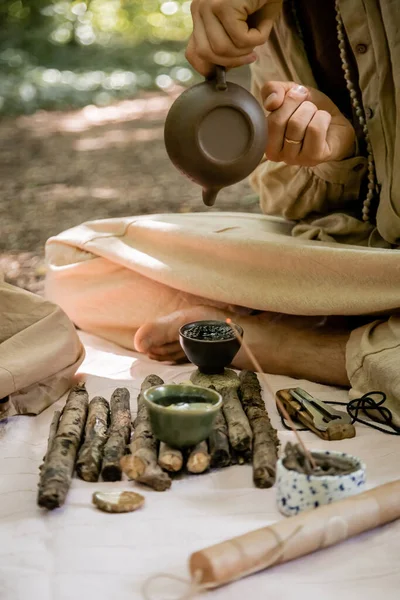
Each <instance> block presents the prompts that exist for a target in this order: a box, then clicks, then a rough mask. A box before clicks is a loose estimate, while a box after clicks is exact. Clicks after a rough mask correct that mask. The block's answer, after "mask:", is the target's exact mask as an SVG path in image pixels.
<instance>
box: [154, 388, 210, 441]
mask: <svg viewBox="0 0 400 600" xmlns="http://www.w3.org/2000/svg"><path fill="white" fill-rule="evenodd" d="M143 398H144V401H145V402H146V405H147V409H148V411H149V417H150V423H151V428H152V431H153V434H154V436H155V437H156V438H157V439H158V440H160V441H162V442H165V443H166V444H168V445H169V446H171V447H172V448H188V447H190V446H195V445H196V444H198V443H199V442H202V441H203V440H205V439H207V438H208V437H209V436H210V433H211V430H212V427H213V424H214V421H215V418H216V416H217V414H218V411H219V410H220V409H221V407H222V397H221V395H220V394H219V393H218V392H217V391H215V390H212V389H209V388H203V387H200V386H197V385H179V384H163V385H157V386H154V387H151V388H149V389H148V390H146V391H145V392H144V393H143Z"/></svg>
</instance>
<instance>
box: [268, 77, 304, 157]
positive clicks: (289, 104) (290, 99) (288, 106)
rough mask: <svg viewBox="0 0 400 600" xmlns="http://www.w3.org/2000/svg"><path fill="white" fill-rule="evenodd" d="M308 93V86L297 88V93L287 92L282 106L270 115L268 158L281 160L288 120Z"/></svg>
mask: <svg viewBox="0 0 400 600" xmlns="http://www.w3.org/2000/svg"><path fill="white" fill-rule="evenodd" d="M298 87H302V86H298ZM277 92H278V90H277ZM307 94H308V90H307V89H306V88H302V89H301V90H297V92H296V93H294V92H293V90H292V94H291V95H290V96H289V93H286V95H285V97H284V100H283V102H282V104H281V106H280V108H277V109H276V110H274V111H273V112H271V114H270V115H268V143H267V149H266V156H267V158H270V159H271V160H279V154H280V152H281V150H282V148H283V144H284V137H285V134H286V127H287V124H288V121H289V119H290V117H291V116H292V115H293V113H294V112H295V111H296V110H297V108H298V107H299V106H300V104H302V103H303V102H304V101H305V100H306V98H307Z"/></svg>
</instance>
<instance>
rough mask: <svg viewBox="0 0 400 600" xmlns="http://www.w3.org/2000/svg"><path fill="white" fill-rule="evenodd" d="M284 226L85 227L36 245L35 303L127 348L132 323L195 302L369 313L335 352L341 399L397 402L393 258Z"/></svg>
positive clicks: (237, 216)
mask: <svg viewBox="0 0 400 600" xmlns="http://www.w3.org/2000/svg"><path fill="white" fill-rule="evenodd" d="M291 229H292V225H291V224H290V223H288V222H285V221H282V220H280V219H274V218H271V217H266V216H261V215H249V214H242V213H218V212H208V213H189V214H165V215H146V216H139V217H129V218H118V219H106V220H101V221H92V222H87V223H84V224H82V225H80V226H78V227H75V228H73V229H70V230H68V231H65V232H64V233H62V234H60V235H58V236H56V237H54V238H51V239H50V240H49V241H48V243H47V246H46V256H47V262H48V276H47V283H46V293H47V297H48V298H49V299H51V300H52V301H54V302H56V303H57V304H59V305H60V306H61V307H62V308H63V310H64V311H65V312H66V313H67V315H68V316H69V317H70V318H71V319H72V320H73V322H74V323H75V324H77V325H78V326H79V327H80V328H82V329H84V330H86V331H89V332H92V333H95V334H97V335H100V336H102V337H104V338H107V339H109V340H112V341H114V342H117V343H119V344H121V345H123V346H126V347H128V348H131V349H132V348H133V336H134V333H135V331H136V330H137V328H138V327H139V326H140V325H142V324H143V323H144V322H146V321H148V320H152V319H154V318H155V317H157V316H161V315H166V314H168V313H171V312H174V311H175V310H178V309H180V308H183V307H190V306H193V305H195V304H208V305H213V306H221V307H233V306H237V307H248V308H251V309H257V310H263V311H272V312H276V313H286V314H294V315H323V316H329V315H370V316H371V319H370V320H369V322H368V324H367V325H365V326H363V327H360V328H358V329H355V330H354V331H353V333H352V334H351V337H350V341H349V343H348V346H347V371H348V375H349V379H350V381H351V385H352V391H351V394H352V396H356V395H360V394H362V393H365V392H367V391H371V390H372V389H374V390H375V389H379V390H382V391H384V392H386V393H387V395H388V396H389V398H398V399H400V369H399V368H398V365H399V361H400V254H399V253H398V251H397V250H388V249H381V248H366V247H358V246H350V245H344V244H337V243H334V242H332V243H329V242H319V241H312V240H305V239H302V238H298V237H292V236H291ZM397 312H398V313H399V314H398V315H397ZM399 405H400V401H399Z"/></svg>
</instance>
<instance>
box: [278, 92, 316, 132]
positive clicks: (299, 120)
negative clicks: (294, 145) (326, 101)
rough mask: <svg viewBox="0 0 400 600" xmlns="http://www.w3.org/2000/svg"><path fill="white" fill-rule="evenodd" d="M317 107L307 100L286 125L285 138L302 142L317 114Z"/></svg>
mask: <svg viewBox="0 0 400 600" xmlns="http://www.w3.org/2000/svg"><path fill="white" fill-rule="evenodd" d="M317 110H318V109H317V107H316V106H315V104H313V103H312V102H308V101H307V100H306V101H305V102H303V103H302V104H300V106H299V107H298V108H297V110H295V112H294V113H293V114H292V116H291V117H290V118H289V121H288V123H287V125H286V131H285V138H287V139H288V140H294V141H300V142H302V141H303V139H304V136H305V133H306V129H307V126H308V124H309V123H310V121H311V119H312V118H313V116H314V115H315V113H316V112H317Z"/></svg>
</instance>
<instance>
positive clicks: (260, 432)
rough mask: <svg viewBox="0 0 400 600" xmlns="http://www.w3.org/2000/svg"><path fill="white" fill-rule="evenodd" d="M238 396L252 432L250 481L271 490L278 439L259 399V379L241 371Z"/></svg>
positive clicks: (260, 398)
mask: <svg viewBox="0 0 400 600" xmlns="http://www.w3.org/2000/svg"><path fill="white" fill-rule="evenodd" d="M239 378H240V396H241V400H242V405H243V408H244V410H245V413H246V415H247V418H248V420H249V422H250V425H251V428H252V431H253V480H254V483H255V485H256V486H257V487H258V488H270V487H272V486H273V485H274V483H275V475H276V462H277V460H278V448H279V440H278V434H277V431H276V429H275V428H274V427H273V426H272V424H271V421H270V419H269V416H268V413H267V411H266V409H265V404H264V400H263V399H262V396H261V386H260V383H259V381H258V377H257V375H256V374H255V373H253V372H252V371H242V372H241V373H240V375H239Z"/></svg>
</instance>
